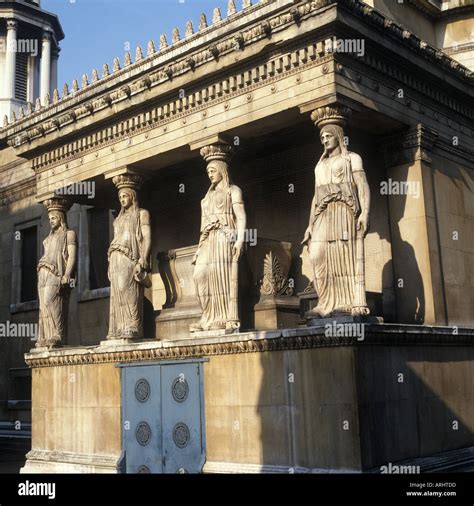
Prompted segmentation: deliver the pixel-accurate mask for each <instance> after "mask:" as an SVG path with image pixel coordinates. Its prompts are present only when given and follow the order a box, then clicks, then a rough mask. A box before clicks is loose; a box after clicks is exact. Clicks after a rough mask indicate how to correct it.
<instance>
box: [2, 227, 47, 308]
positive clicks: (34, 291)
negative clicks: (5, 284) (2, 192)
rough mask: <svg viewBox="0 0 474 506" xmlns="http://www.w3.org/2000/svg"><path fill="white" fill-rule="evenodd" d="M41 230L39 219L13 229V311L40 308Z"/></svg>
mask: <svg viewBox="0 0 474 506" xmlns="http://www.w3.org/2000/svg"><path fill="white" fill-rule="evenodd" d="M39 231H40V226H39V220H35V221H32V222H28V223H22V224H19V225H16V226H15V228H14V231H13V269H12V299H11V305H10V311H11V312H12V313H16V312H18V311H30V310H33V309H38V287H37V285H38V275H37V272H36V268H37V266H38V259H39V256H40V244H41V242H40V237H39Z"/></svg>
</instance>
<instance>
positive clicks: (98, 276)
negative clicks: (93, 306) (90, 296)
mask: <svg viewBox="0 0 474 506" xmlns="http://www.w3.org/2000/svg"><path fill="white" fill-rule="evenodd" d="M87 222H88V225H89V289H90V290H96V289H97V288H104V287H106V286H109V285H110V281H109V278H108V276H107V269H108V259H107V250H108V248H109V226H110V225H109V223H110V217H109V210H108V209H98V208H92V209H88V210H87Z"/></svg>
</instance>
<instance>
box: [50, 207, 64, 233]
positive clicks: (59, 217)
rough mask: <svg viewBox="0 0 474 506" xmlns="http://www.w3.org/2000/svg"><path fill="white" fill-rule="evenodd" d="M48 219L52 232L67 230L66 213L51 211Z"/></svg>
mask: <svg viewBox="0 0 474 506" xmlns="http://www.w3.org/2000/svg"><path fill="white" fill-rule="evenodd" d="M48 219H49V224H50V226H51V231H52V232H55V231H56V230H59V229H62V230H67V221H66V214H65V213H64V212H62V211H58V210H55V211H49V213H48Z"/></svg>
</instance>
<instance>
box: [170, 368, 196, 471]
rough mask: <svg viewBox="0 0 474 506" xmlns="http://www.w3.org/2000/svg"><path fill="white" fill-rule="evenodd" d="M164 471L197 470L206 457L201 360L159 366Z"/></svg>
mask: <svg viewBox="0 0 474 506" xmlns="http://www.w3.org/2000/svg"><path fill="white" fill-rule="evenodd" d="M161 391H162V397H161V402H162V405H161V410H162V420H163V425H162V430H163V472H164V473H200V472H201V470H202V466H203V465H204V460H205V447H206V444H205V431H204V411H203V406H204V403H203V399H202V392H203V389H202V363H199V362H193V363H175V364H169V365H164V366H163V367H162V368H161Z"/></svg>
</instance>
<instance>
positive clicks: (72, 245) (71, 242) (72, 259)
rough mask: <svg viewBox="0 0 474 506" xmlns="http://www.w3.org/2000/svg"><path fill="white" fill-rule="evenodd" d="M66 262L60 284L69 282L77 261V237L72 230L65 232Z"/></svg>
mask: <svg viewBox="0 0 474 506" xmlns="http://www.w3.org/2000/svg"><path fill="white" fill-rule="evenodd" d="M66 240H67V263H66V271H65V272H64V276H63V277H62V278H61V284H62V285H67V284H69V283H70V282H71V278H72V273H73V272H74V271H75V270H76V263H77V238H76V232H74V230H68V232H67V238H66Z"/></svg>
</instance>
